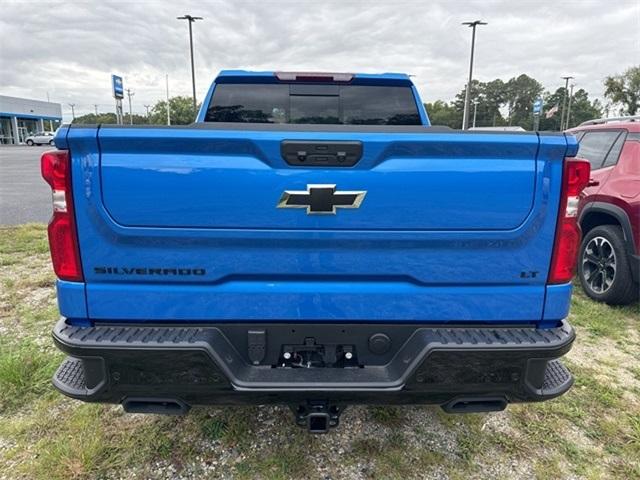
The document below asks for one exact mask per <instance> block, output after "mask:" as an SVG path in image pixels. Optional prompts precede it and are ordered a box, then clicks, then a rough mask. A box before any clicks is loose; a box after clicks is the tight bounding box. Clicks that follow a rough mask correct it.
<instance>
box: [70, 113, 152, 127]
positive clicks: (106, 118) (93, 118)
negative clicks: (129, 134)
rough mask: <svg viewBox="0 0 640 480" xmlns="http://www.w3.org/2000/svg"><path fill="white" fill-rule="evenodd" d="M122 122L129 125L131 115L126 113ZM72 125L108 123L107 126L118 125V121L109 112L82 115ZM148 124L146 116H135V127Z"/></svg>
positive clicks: (113, 114)
mask: <svg viewBox="0 0 640 480" xmlns="http://www.w3.org/2000/svg"><path fill="white" fill-rule="evenodd" d="M122 121H123V122H124V123H125V124H127V125H128V124H129V114H128V113H124V114H123V118H122ZM72 123H81V124H85V125H86V124H91V125H96V124H99V123H107V124H115V123H118V122H117V119H116V114H115V113H111V112H107V113H99V114H98V115H96V114H95V113H87V114H86V115H82V116H80V117H76V118H75V120H74V121H73V122H72ZM145 123H148V122H147V117H146V116H144V115H138V114H137V113H134V114H133V124H134V125H143V124H145Z"/></svg>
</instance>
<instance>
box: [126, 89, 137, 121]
mask: <svg viewBox="0 0 640 480" xmlns="http://www.w3.org/2000/svg"><path fill="white" fill-rule="evenodd" d="M134 95H135V93H133V92H132V91H131V89H130V88H127V97H129V125H133V111H132V110H131V97H133V96H134Z"/></svg>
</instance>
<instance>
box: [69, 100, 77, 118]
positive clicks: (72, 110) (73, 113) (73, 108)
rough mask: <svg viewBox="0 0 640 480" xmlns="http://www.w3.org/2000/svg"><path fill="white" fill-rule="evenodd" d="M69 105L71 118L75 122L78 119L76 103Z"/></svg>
mask: <svg viewBox="0 0 640 480" xmlns="http://www.w3.org/2000/svg"><path fill="white" fill-rule="evenodd" d="M68 105H69V106H70V107H71V118H72V119H73V120H75V119H76V104H75V103H69V104H68ZM73 120H71V121H73Z"/></svg>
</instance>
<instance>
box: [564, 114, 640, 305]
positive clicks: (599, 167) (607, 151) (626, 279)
mask: <svg viewBox="0 0 640 480" xmlns="http://www.w3.org/2000/svg"><path fill="white" fill-rule="evenodd" d="M568 132H569V133H573V134H574V135H575V136H576V138H577V139H578V142H580V150H579V151H578V155H577V156H579V157H581V158H584V159H587V160H589V162H590V163H591V182H590V183H589V186H588V187H587V188H585V189H584V191H583V193H582V196H581V198H580V205H579V212H578V215H579V217H578V218H579V222H580V226H581V227H582V245H581V247H580V257H579V260H578V276H579V277H580V283H581V284H582V288H583V289H584V291H585V292H586V294H587V295H588V296H589V297H591V298H593V299H594V300H598V301H602V302H606V303H609V304H628V303H631V302H633V301H634V300H636V299H637V298H638V292H639V287H638V280H639V275H640V116H636V117H622V118H616V119H612V118H609V119H601V120H590V121H588V122H585V123H582V124H581V125H579V126H578V127H576V128H572V129H571V130H568Z"/></svg>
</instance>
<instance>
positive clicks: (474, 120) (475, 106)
mask: <svg viewBox="0 0 640 480" xmlns="http://www.w3.org/2000/svg"><path fill="white" fill-rule="evenodd" d="M477 113H478V99H477V98H475V99H474V100H473V128H476V114H477Z"/></svg>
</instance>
